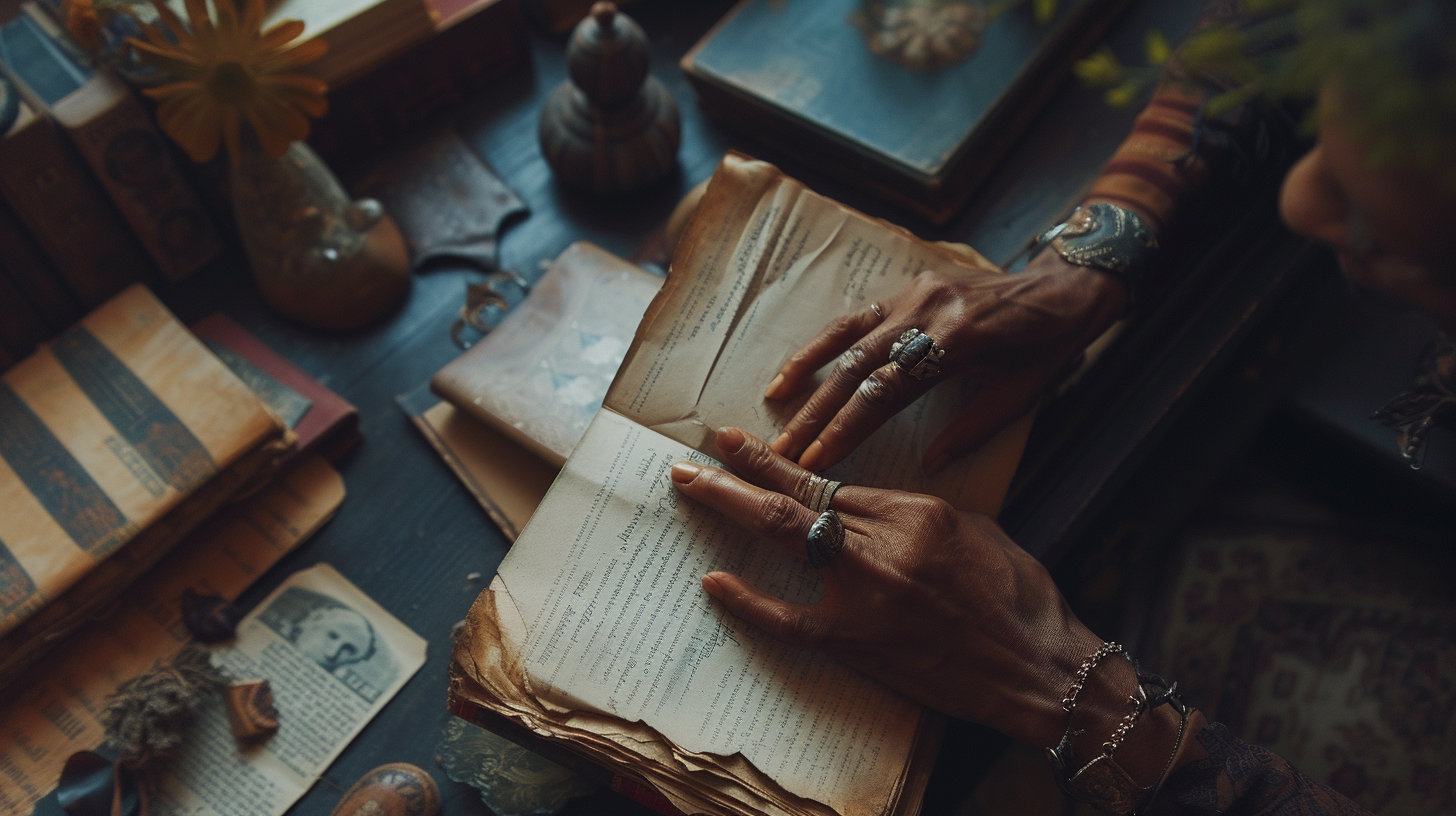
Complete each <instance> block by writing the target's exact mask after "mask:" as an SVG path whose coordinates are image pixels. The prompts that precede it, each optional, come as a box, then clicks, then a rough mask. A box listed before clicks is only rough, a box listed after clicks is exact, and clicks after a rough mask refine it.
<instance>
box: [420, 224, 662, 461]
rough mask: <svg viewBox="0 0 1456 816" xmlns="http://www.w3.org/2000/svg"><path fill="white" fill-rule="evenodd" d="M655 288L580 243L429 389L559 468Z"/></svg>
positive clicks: (656, 281)
mask: <svg viewBox="0 0 1456 816" xmlns="http://www.w3.org/2000/svg"><path fill="white" fill-rule="evenodd" d="M662 281H663V279H662V278H660V277H658V276H657V275H654V274H652V273H650V272H648V271H646V270H645V269H642V268H641V267H639V266H636V265H635V264H630V263H628V262H626V261H624V260H622V259H621V258H618V257H617V256H615V255H613V254H611V253H610V252H607V251H606V250H604V249H602V248H600V247H598V246H596V245H594V244H590V243H587V242H585V241H578V242H576V243H574V244H572V245H571V246H569V247H567V248H566V250H565V251H563V252H562V253H561V255H560V256H558V257H557V258H556V260H555V261H553V262H552V264H551V268H550V269H548V270H547V271H546V274H545V275H543V276H542V277H541V280H540V281H538V282H537V283H536V285H535V286H534V287H532V289H531V294H530V295H528V296H527V297H526V299H525V300H524V301H522V302H521V303H520V304H519V305H517V306H516V307H515V308H514V309H512V310H511V312H510V314H508V315H506V317H505V319H504V320H502V321H501V323H500V325H499V326H498V327H497V328H496V329H495V330H494V331H492V332H491V333H490V334H487V335H486V336H485V337H484V338H482V339H481V340H480V342H478V343H476V344H475V345H474V346H472V347H471V348H470V350H469V351H467V352H465V353H464V354H462V355H460V356H459V357H457V358H455V360H453V361H451V362H450V363H449V364H447V365H446V366H445V367H444V368H442V369H440V371H439V372H437V373H436V374H435V376H434V377H433V378H432V379H431V380H430V388H431V390H433V391H434V392H435V393H436V394H438V395H439V396H440V397H441V398H443V399H445V400H448V401H449V402H451V403H452V404H454V405H455V406H456V407H458V408H460V409H461V410H463V411H465V412H466V413H469V414H470V415H472V416H474V417H476V418H478V419H480V420H482V421H484V422H486V423H488V424H490V425H491V426H493V427H495V428H496V429H497V430H499V431H500V432H501V433H503V434H505V435H506V436H509V437H510V438H511V439H513V440H514V441H516V442H517V443H519V444H521V445H522V446H524V447H525V448H527V449H528V450H531V451H533V452H535V453H536V454H537V455H538V456H540V457H541V458H542V459H543V460H545V461H546V462H548V463H550V464H551V465H553V466H555V467H560V466H561V464H562V463H563V462H565V461H566V457H567V456H569V455H570V454H571V450H572V448H574V447H576V443H577V442H578V441H580V440H581V436H582V434H583V433H585V432H586V427H587V425H589V424H591V420H592V417H594V416H596V413H597V409H599V408H601V406H602V400H603V398H605V397H606V395H607V389H608V388H609V387H610V386H611V384H612V378H613V377H614V376H616V373H617V367H618V366H619V365H621V363H622V359H623V358H624V357H625V356H626V354H627V349H628V347H629V346H630V345H631V344H632V337H633V335H634V334H635V333H636V331H637V324H638V323H639V322H640V321H641V319H642V315H643V313H644V312H646V311H647V305H648V304H649V303H650V302H651V301H652V298H653V296H654V295H656V294H657V290H658V289H659V288H661V286H662Z"/></svg>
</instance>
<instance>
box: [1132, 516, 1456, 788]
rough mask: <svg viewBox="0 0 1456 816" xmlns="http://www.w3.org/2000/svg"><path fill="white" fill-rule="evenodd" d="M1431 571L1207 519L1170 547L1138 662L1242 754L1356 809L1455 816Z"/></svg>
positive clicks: (1417, 551) (1438, 609)
mask: <svg viewBox="0 0 1456 816" xmlns="http://www.w3.org/2000/svg"><path fill="white" fill-rule="evenodd" d="M1452 537H1453V539H1456V531H1453V533H1452ZM1433 555H1436V556H1438V557H1433ZM1445 556H1446V554H1445V553H1440V554H1433V553H1432V552H1430V549H1429V546H1428V545H1426V544H1423V543H1418V542H1410V541H1403V540H1400V538H1399V537H1394V536H1389V535H1382V534H1381V533H1380V532H1379V531H1352V530H1348V529H1346V528H1343V527H1341V526H1340V525H1338V524H1328V523H1321V522H1320V521H1318V520H1313V523H1305V524H1299V523H1290V522H1288V521H1275V520H1269V519H1260V518H1257V517H1255V518H1248V517H1245V518H1238V517H1224V518H1220V519H1211V520H1206V521H1205V522H1203V523H1202V524H1199V525H1196V526H1195V529H1193V530H1192V531H1190V533H1189V534H1188V535H1187V537H1186V538H1185V539H1184V540H1183V541H1181V542H1180V544H1179V546H1178V548H1177V551H1176V554H1175V557H1174V559H1173V562H1172V565H1171V566H1172V568H1171V569H1170V571H1169V572H1168V576H1169V577H1168V579H1166V582H1165V583H1164V584H1163V586H1164V588H1165V590H1166V592H1165V594H1164V596H1163V600H1162V602H1161V603H1159V604H1158V607H1157V609H1158V611H1157V612H1156V613H1155V614H1154V616H1153V617H1152V620H1153V621H1154V622H1160V623H1161V625H1157V626H1155V628H1154V629H1153V630H1152V631H1151V635H1152V637H1151V638H1150V640H1149V642H1148V643H1146V644H1145V646H1144V654H1145V656H1146V658H1145V659H1146V661H1147V662H1148V663H1149V665H1153V666H1157V667H1158V669H1159V670H1160V671H1162V672H1164V673H1165V674H1166V676H1168V677H1172V678H1177V679H1178V680H1179V682H1180V684H1181V686H1182V688H1183V689H1184V693H1185V698H1186V699H1188V700H1189V701H1190V702H1192V703H1194V704H1195V705H1197V706H1198V707H1200V708H1202V709H1203V710H1204V711H1205V712H1206V713H1207V714H1208V715H1209V716H1210V717H1212V718H1214V719H1217V720H1218V721H1220V722H1222V723H1224V724H1225V725H1227V726H1228V727H1229V729H1230V730H1231V731H1233V733H1235V734H1236V735H1237V736H1239V737H1240V738H1241V739H1244V740H1246V741H1249V742H1253V743H1255V744H1258V745H1262V746H1264V747H1266V748H1268V749H1269V750H1271V751H1273V752H1275V753H1277V754H1279V755H1280V756H1283V757H1284V758H1285V759H1288V760H1289V761H1290V762H1292V763H1294V765H1295V766H1296V767H1298V768H1300V769H1301V770H1302V771H1304V772H1305V773H1306V774H1309V775H1310V776H1311V777H1313V778H1314V779H1315V780H1317V781H1319V782H1321V783H1323V784H1325V785H1328V786H1330V787H1332V788H1334V789H1335V790H1337V791H1339V792H1341V793H1343V794H1345V795H1346V796H1349V797H1350V798H1351V799H1353V800H1355V801H1356V802H1357V803H1359V804H1360V805H1361V806H1362V807H1365V808H1367V809H1369V810H1371V811H1374V812H1376V813H1379V814H1383V815H1384V816H1395V815H1396V814H1429V813H1453V812H1456V575H1453V572H1452V570H1451V568H1450V563H1449V557H1445Z"/></svg>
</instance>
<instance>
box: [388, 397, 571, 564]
mask: <svg viewBox="0 0 1456 816" xmlns="http://www.w3.org/2000/svg"><path fill="white" fill-rule="evenodd" d="M395 402H397V403H398V404H399V407H400V408H401V409H402V410H403V411H404V412H405V413H406V414H408V415H409V418H410V422H412V423H414V426H415V428H416V429H418V430H419V432H420V434H421V435H422V436H424V438H425V441H426V442H429V443H430V447H432V448H434V449H435V452H436V453H438V454H439V455H440V458H441V459H442V460H444V462H445V464H446V466H448V467H449V468H450V471H451V472H452V473H454V474H455V477H456V478H458V479H459V480H460V483H461V484H463V485H465V489H466V490H469V491H470V495H472V496H474V497H475V500H476V501H477V502H478V503H479V504H480V507H481V509H482V510H484V511H485V512H486V515H488V516H490V520H491V521H493V522H495V525H496V526H497V527H499V528H500V531H501V534H502V535H504V536H505V537H506V540H507V541H515V540H516V538H517V537H518V536H520V534H521V530H522V529H523V528H524V527H525V526H526V522H527V521H529V520H530V518H531V514H532V513H535V512H536V508H537V507H539V506H540V504H541V499H543V498H545V497H546V490H547V489H548V488H550V487H551V482H552V480H554V479H555V478H556V474H557V472H558V468H555V467H552V466H551V465H549V464H547V463H546V462H544V461H542V460H541V458H540V457H539V456H537V455H535V454H534V453H532V452H531V451H529V450H527V449H526V448H523V447H521V446H520V445H519V444H517V443H516V442H514V441H512V440H511V439H510V438H509V437H507V436H506V435H505V434H503V433H501V432H500V431H498V430H496V429H495V428H494V427H492V426H490V425H487V424H485V423H484V422H482V421H480V420H479V419H476V418H475V417H473V416H471V415H470V414H468V413H466V412H465V411H462V410H461V409H459V408H457V407H455V406H454V405H451V404H450V403H448V402H446V401H444V400H442V399H440V398H439V397H437V396H435V395H434V394H433V393H431V392H430V389H429V388H428V387H421V388H419V389H417V390H415V391H413V392H411V393H408V394H401V395H399V396H398V397H396V398H395Z"/></svg>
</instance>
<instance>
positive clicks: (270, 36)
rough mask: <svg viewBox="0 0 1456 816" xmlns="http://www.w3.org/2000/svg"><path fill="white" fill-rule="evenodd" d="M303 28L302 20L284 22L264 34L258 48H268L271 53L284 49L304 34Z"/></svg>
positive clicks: (259, 39)
mask: <svg viewBox="0 0 1456 816" xmlns="http://www.w3.org/2000/svg"><path fill="white" fill-rule="evenodd" d="M303 28H304V26H303V21H302V20H282V21H280V22H279V23H278V24H277V25H275V26H273V27H272V28H269V29H268V30H267V31H264V32H263V33H262V35H261V36H260V37H259V38H258V47H259V48H266V49H268V50H269V51H274V50H277V49H279V48H282V47H283V46H285V45H287V44H288V43H289V42H291V41H292V40H293V39H294V38H295V37H297V36H298V35H300V34H302V33H303Z"/></svg>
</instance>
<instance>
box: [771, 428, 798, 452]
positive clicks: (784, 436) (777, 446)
mask: <svg viewBox="0 0 1456 816" xmlns="http://www.w3.org/2000/svg"><path fill="white" fill-rule="evenodd" d="M792 441H793V440H791V439H789V433H788V431H785V432H783V433H781V434H779V438H778V439H775V440H774V441H773V444H772V445H769V447H770V448H773V449H774V453H777V454H779V455H780V456H782V455H783V454H784V451H786V450H788V449H789V443H790V442H792Z"/></svg>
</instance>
